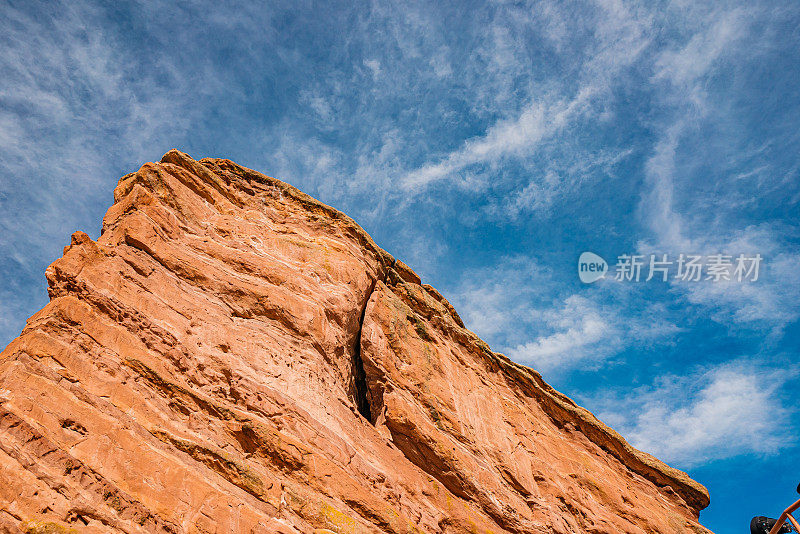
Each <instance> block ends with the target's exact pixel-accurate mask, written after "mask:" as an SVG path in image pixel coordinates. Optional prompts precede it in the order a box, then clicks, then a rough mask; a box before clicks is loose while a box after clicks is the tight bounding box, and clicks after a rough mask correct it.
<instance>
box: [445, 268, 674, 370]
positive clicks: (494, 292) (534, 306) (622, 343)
mask: <svg viewBox="0 0 800 534" xmlns="http://www.w3.org/2000/svg"><path fill="white" fill-rule="evenodd" d="M629 291H630V290H629V288H627V287H625V286H623V285H621V284H611V285H606V286H605V287H598V288H596V289H595V290H593V291H590V292H581V293H569V292H566V291H565V290H564V288H563V287H562V286H561V285H560V284H559V283H558V282H557V281H556V280H555V279H554V278H553V276H552V273H551V272H550V271H549V270H548V269H547V268H545V267H542V266H541V265H539V264H538V262H537V261H536V260H534V259H532V258H526V257H522V256H517V257H507V258H503V259H502V260H501V261H498V263H497V264H496V265H495V266H494V267H490V268H485V269H481V270H473V271H467V272H466V273H465V277H464V281H463V282H462V283H461V285H460V286H459V287H458V288H457V289H456V290H455V291H454V293H453V294H452V295H451V297H452V299H453V302H454V304H455V305H456V306H457V309H458V310H459V313H460V314H461V315H462V317H463V319H464V322H465V324H466V326H467V327H468V328H470V329H472V330H473V331H475V332H476V333H477V334H478V335H480V336H481V337H483V338H484V339H487V340H488V341H489V342H490V343H491V344H492V346H493V348H494V349H495V350H499V351H501V352H505V353H507V354H508V356H509V357H511V358H512V359H513V360H515V361H517V362H520V363H523V364H526V365H529V366H531V367H534V368H535V369H537V370H539V371H541V372H543V373H545V374H546V375H547V376H553V375H555V374H556V373H561V374H564V373H567V372H569V371H572V370H574V369H576V368H583V369H597V368H599V367H601V366H603V365H604V364H606V363H607V360H608V359H609V358H612V357H613V356H615V355H616V354H618V353H619V352H620V351H622V350H624V349H626V348H629V347H632V346H634V347H637V348H639V349H646V348H649V347H652V346H654V345H656V344H664V345H669V344H670V343H671V342H672V338H673V337H674V336H675V335H676V334H677V333H679V332H680V328H679V327H678V326H676V325H675V324H673V323H672V322H671V321H670V320H669V319H668V316H667V314H666V313H665V310H664V309H663V307H662V305H660V304H658V303H651V304H649V305H647V306H646V309H644V310H640V311H639V312H638V313H637V314H635V315H634V314H631V313H629V311H628V310H627V309H626V306H627V305H626V303H627V302H628V300H629V299H630V298H631V295H630V294H626V292H629ZM610 293H613V296H612V297H611V298H609V296H610ZM610 302H613V303H610Z"/></svg>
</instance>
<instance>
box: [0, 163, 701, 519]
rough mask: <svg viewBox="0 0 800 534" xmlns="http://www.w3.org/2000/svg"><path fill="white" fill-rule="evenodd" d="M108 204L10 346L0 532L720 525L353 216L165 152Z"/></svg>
mask: <svg viewBox="0 0 800 534" xmlns="http://www.w3.org/2000/svg"><path fill="white" fill-rule="evenodd" d="M114 199H115V203H114V205H113V206H112V207H111V208H110V209H109V211H108V213H107V214H106V217H105V219H104V221H103V232H102V235H101V237H100V238H99V239H98V241H97V242H94V241H92V240H91V239H90V238H89V237H88V236H87V235H86V234H84V233H81V232H77V233H75V234H74V235H73V237H72V243H71V245H69V246H67V247H66V248H65V249H64V255H63V257H62V258H60V259H58V260H57V261H55V262H54V263H53V264H52V265H51V266H50V267H49V268H48V269H47V273H46V274H47V280H48V283H49V292H50V297H51V301H50V303H49V304H48V305H47V306H45V308H44V309H42V310H41V311H40V312H38V313H37V314H36V315H34V316H33V317H31V318H30V319H29V320H28V323H27V326H26V327H25V329H24V330H23V332H22V334H21V335H20V337H19V338H17V339H16V340H15V341H13V342H12V343H11V344H10V345H9V346H8V347H7V348H6V349H5V351H4V352H3V353H2V356H0V531H2V532H30V533H33V532H80V533H83V532H86V533H93V532H130V533H144V532H148V533H152V532H169V533H183V532H187V533H239V532H243V533H250V532H253V533H264V532H265V533H272V532H275V533H313V532H317V533H319V532H334V533H367V532H387V533H398V534H399V533H466V532H481V533H489V532H492V533H504V532H507V533H512V532H513V533H563V534H567V533H569V534H572V533H583V532H587V533H589V532H590V533H613V534H618V533H683V532H687V533H688V532H693V533H702V532H708V531H707V530H706V529H704V528H703V527H701V526H699V525H698V522H697V518H698V513H699V510H701V509H702V508H704V507H705V506H707V504H708V494H707V492H706V490H705V488H703V487H702V486H701V485H699V484H697V483H696V482H694V481H693V480H691V479H689V477H688V476H687V475H686V474H684V473H682V472H680V471H677V470H675V469H672V468H670V467H668V466H666V465H664V464H663V463H661V462H660V461H658V460H656V459H655V458H653V457H651V456H649V455H647V454H644V453H642V452H639V451H637V450H635V449H634V448H632V447H631V446H630V445H628V444H627V443H626V442H625V441H624V440H623V439H622V438H621V437H620V436H619V435H617V434H616V433H615V432H614V431H613V430H611V429H609V428H607V427H605V426H604V425H603V424H602V423H600V422H599V421H597V420H596V419H595V418H594V417H593V416H592V415H591V414H590V413H589V412H587V411H586V410H584V409H583V408H580V407H579V406H577V405H576V404H575V403H573V402H572V401H571V400H570V399H569V398H567V397H565V396H564V395H561V394H560V393H558V392H556V391H554V390H553V389H552V388H550V387H549V386H548V385H547V384H545V383H544V382H543V381H542V379H541V378H540V376H539V375H538V374H537V373H536V372H535V371H533V370H531V369H529V368H526V367H523V366H520V365H517V364H515V363H513V362H511V361H509V360H508V359H507V358H505V357H504V356H503V355H501V354H497V353H494V352H492V351H491V350H490V348H489V347H488V346H487V345H486V343H484V342H482V341H481V340H480V339H479V338H478V337H477V336H476V335H475V334H473V333H472V332H470V331H469V330H467V329H466V328H465V327H464V324H463V323H462V322H461V319H460V318H459V316H458V314H457V313H456V311H455V310H454V309H453V307H452V306H451V305H450V304H449V303H448V302H447V300H446V299H445V298H444V297H442V295H440V294H439V293H438V292H437V291H436V290H435V289H434V288H432V287H430V286H428V285H426V284H423V283H422V282H421V281H420V279H419V277H418V276H417V275H416V274H415V273H414V272H413V271H411V269H409V268H408V267H407V266H406V265H405V264H403V263H402V262H401V261H398V260H396V259H395V258H393V257H391V256H390V255H389V254H388V253H386V252H385V251H384V250H382V249H381V248H379V247H378V246H377V245H376V244H375V243H374V242H373V240H372V239H371V238H370V237H369V235H367V234H366V233H365V232H364V230H362V229H361V228H360V227H359V226H357V225H356V224H355V223H354V222H353V221H352V220H351V219H350V218H348V217H347V216H345V215H343V214H341V213H339V212H338V211H336V210H334V209H332V208H330V207H328V206H325V205H324V204H322V203H320V202H318V201H316V200H314V199H312V198H311V197H309V196H307V195H305V194H303V193H301V192H300V191H298V190H297V189H295V188H293V187H291V186H289V185H287V184H285V183H283V182H280V181H278V180H275V179H273V178H269V177H267V176H264V175H262V174H259V173H257V172H255V171H252V170H249V169H246V168H244V167H241V166H239V165H237V164H235V163H233V162H231V161H229V160H224V159H203V160H200V161H195V160H193V159H191V158H190V157H188V156H187V155H185V154H183V153H181V152H178V151H174V150H173V151H171V152H169V153H167V154H166V155H165V156H164V158H163V159H162V160H161V162H159V163H155V164H154V163H148V164H145V165H144V166H143V167H142V168H141V169H139V171H137V172H135V173H132V174H129V175H127V176H124V177H123V178H122V179H121V180H120V182H119V185H118V186H117V188H116V190H115V192H114Z"/></svg>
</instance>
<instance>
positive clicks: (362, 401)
mask: <svg viewBox="0 0 800 534" xmlns="http://www.w3.org/2000/svg"><path fill="white" fill-rule="evenodd" d="M377 285H378V283H377V281H373V282H372V287H370V290H369V293H367V298H366V300H365V302H364V307H363V308H362V309H361V317H360V318H359V320H358V332H356V343H355V347H353V370H354V372H355V386H356V405H357V406H358V413H360V414H361V415H362V416H363V417H364V418H365V419H366V420H367V421H369V422H372V412H371V408H370V403H369V398H368V394H369V393H368V391H369V390H368V389H367V373H366V371H364V360H362V359H361V329H362V328H363V327H364V317H365V316H366V314H367V304H369V299H370V298H371V297H372V293H373V292H374V291H375V286H377Z"/></svg>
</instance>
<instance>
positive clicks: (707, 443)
mask: <svg viewBox="0 0 800 534" xmlns="http://www.w3.org/2000/svg"><path fill="white" fill-rule="evenodd" d="M796 374H797V373H796V370H789V371H787V370H777V369H772V368H761V367H758V366H755V365H753V364H752V363H748V362H730V363H725V364H721V365H717V366H714V367H710V368H707V369H704V370H700V371H697V372H695V373H692V374H689V375H683V376H677V375H666V376H662V377H661V378H659V379H658V380H657V381H656V382H655V384H653V385H652V386H646V387H641V388H637V389H635V390H633V391H631V392H626V393H622V394H621V395H619V396H617V395H613V394H606V395H605V396H603V397H600V398H596V399H587V400H586V401H585V402H586V403H587V404H588V405H589V406H590V407H592V408H593V409H595V410H596V412H597V413H598V414H599V417H600V418H601V419H603V420H604V421H605V422H607V423H608V424H610V425H611V426H612V427H614V428H615V429H616V430H618V431H620V432H622V434H623V435H625V436H626V438H627V439H628V440H629V441H630V442H631V443H632V444H633V445H634V446H636V447H637V448H639V449H641V450H644V451H646V452H649V453H651V454H654V455H656V456H657V457H659V458H661V459H663V460H665V461H667V462H674V463H676V464H678V465H680V466H682V467H684V468H689V467H694V466H697V465H702V464H705V463H708V462H710V461H714V460H721V459H725V458H731V457H734V456H738V455H742V454H764V455H769V454H775V453H777V452H778V451H780V450H782V449H785V448H787V447H792V446H794V445H795V443H796V440H795V439H794V438H793V437H792V435H791V432H790V431H789V428H788V427H787V426H786V425H787V424H788V423H789V422H790V420H791V417H792V416H793V415H794V413H795V412H794V411H793V410H792V409H791V408H789V407H787V406H785V405H784V401H782V400H781V397H780V391H781V388H783V387H785V384H786V383H787V381H789V380H791V379H793V378H796Z"/></svg>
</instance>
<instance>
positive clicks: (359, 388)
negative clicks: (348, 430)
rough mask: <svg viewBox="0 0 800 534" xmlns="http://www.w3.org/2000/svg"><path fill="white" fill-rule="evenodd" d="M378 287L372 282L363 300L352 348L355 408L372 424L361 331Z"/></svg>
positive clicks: (387, 275) (387, 270)
mask: <svg viewBox="0 0 800 534" xmlns="http://www.w3.org/2000/svg"><path fill="white" fill-rule="evenodd" d="M396 261H397V260H394V261H392V264H391V265H390V266H389V268H388V269H386V273H385V274H384V275H383V280H382V281H383V282H384V283H386V279H387V278H388V277H389V272H390V271H391V269H392V267H394V264H395V262H396ZM377 286H378V280H377V279H376V280H373V282H372V285H371V286H370V288H369V291H368V292H367V298H366V299H364V306H363V307H362V308H361V317H359V319H358V331H357V332H356V339H355V346H354V347H353V372H354V375H355V376H354V382H355V387H356V391H355V394H356V398H355V401H356V406H357V407H358V413H360V414H361V415H362V416H363V417H364V419H366V420H367V421H369V422H370V423H372V424H374V423H375V421H374V420H373V419H372V406H371V403H370V401H369V388H368V387H367V373H366V371H365V370H364V360H363V359H362V358H361V330H362V329H363V328H364V317H365V316H366V315H367V305H368V304H369V300H370V299H371V298H372V294H373V293H374V292H375V288H376V287H377Z"/></svg>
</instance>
